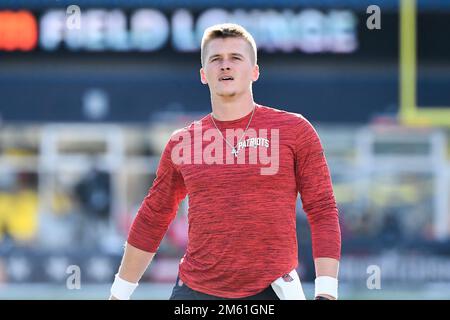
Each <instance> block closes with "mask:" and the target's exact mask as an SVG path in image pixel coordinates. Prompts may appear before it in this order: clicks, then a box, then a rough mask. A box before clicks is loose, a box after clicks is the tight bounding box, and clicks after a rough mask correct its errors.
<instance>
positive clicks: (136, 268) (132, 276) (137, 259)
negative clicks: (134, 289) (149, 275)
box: [110, 243, 155, 300]
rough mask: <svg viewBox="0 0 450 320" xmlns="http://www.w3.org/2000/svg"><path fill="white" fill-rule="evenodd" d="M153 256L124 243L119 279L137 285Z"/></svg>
mask: <svg viewBox="0 0 450 320" xmlns="http://www.w3.org/2000/svg"><path fill="white" fill-rule="evenodd" d="M154 256H155V253H153V252H147V251H143V250H141V249H138V248H136V247H133V246H132V245H130V244H128V243H126V245H125V251H124V254H123V258H122V262H121V264H120V268H119V272H118V275H119V277H120V278H121V279H123V280H125V281H128V282H131V283H138V282H139V280H140V279H141V277H142V275H143V274H144V272H145V270H146V269H147V268H148V266H149V264H150V262H151V261H152V259H153V257H154ZM110 299H112V300H115V297H113V296H111V297H110Z"/></svg>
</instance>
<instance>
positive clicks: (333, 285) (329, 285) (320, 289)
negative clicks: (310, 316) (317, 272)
mask: <svg viewBox="0 0 450 320" xmlns="http://www.w3.org/2000/svg"><path fill="white" fill-rule="evenodd" d="M315 287H316V292H315V295H314V296H315V297H317V296H319V295H321V294H327V295H330V296H332V297H334V298H336V299H337V298H338V280H337V279H336V278H333V277H328V276H321V277H317V278H316V281H315Z"/></svg>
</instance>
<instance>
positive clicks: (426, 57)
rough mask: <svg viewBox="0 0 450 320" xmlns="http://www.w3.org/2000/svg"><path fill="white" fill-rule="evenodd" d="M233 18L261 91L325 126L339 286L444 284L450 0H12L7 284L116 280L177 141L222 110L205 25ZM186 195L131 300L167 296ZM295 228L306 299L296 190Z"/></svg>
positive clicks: (425, 294)
mask: <svg viewBox="0 0 450 320" xmlns="http://www.w3.org/2000/svg"><path fill="white" fill-rule="evenodd" d="M73 5H75V6H78V7H74V6H73ZM370 5H377V6H378V7H379V8H380V9H381V16H380V18H381V29H369V28H368V26H367V20H368V19H369V17H371V15H372V14H373V13H375V12H376V11H370V10H369V13H368V7H369V6H370ZM77 8H79V9H80V10H81V16H80V17H81V20H77V17H78V11H77ZM225 21H231V22H238V23H241V24H242V25H244V26H245V27H247V28H248V29H249V30H250V31H251V32H252V34H253V35H254V36H255V39H256V42H257V44H258V46H259V64H260V67H261V78H260V80H259V81H258V82H257V83H255V85H254V95H255V100H256V101H257V102H259V103H261V104H265V105H269V106H274V107H279V108H283V109H286V110H289V111H293V112H299V113H302V114H303V115H304V116H306V117H307V118H308V119H309V120H310V121H311V122H313V124H314V125H315V126H316V128H317V129H318V132H319V134H320V136H321V138H322V141H323V144H324V146H325V150H326V155H327V158H328V162H329V165H330V168H331V172H332V178H333V182H334V188H335V193H336V198H337V201H338V205H339V209H340V219H341V228H342V237H343V246H342V260H341V268H340V288H341V290H340V294H341V299H449V298H450V209H449V198H450V190H449V185H450V174H449V172H450V157H449V141H450V132H449V127H450V93H449V92H450V42H449V41H448V33H449V31H450V1H449V0H441V1H439V0H423V1H422V0H417V1H414V0H401V1H396V0H383V1H382V0H378V1H376V0H373V1H372V0H367V1H366V0H254V1H243V0H233V1H216V0H208V1H206V0H204V1H202V0H192V1H182V0H165V1H156V0H155V1H152V0H128V1H125V0H124V1H119V0H70V1H65V0H59V1H57V0H39V1H38V0H16V1H9V0H2V1H0V299H105V298H107V297H108V295H109V288H110V285H111V283H112V280H113V276H114V274H115V272H116V271H117V268H118V266H119V263H120V259H121V256H122V244H123V242H124V240H125V238H126V235H127V231H128V228H129V226H130V223H131V221H132V219H133V217H134V215H135V213H136V210H137V208H138V207H139V205H140V202H141V201H142V199H143V198H144V196H145V194H146V193H147V190H148V188H149V187H150V185H151V183H152V181H153V179H154V178H155V169H156V166H157V164H158V160H159V155H160V153H161V151H162V148H163V146H164V144H165V142H166V141H167V139H168V137H169V135H170V133H171V132H172V131H173V130H174V129H175V128H179V127H182V126H184V125H185V124H187V123H188V122H190V121H192V120H193V119H197V118H199V117H200V116H202V115H204V114H207V113H208V112H210V101H209V91H208V89H207V87H205V86H202V85H201V83H200V81H199V74H198V70H199V68H200V58H199V41H200V38H201V35H202V33H203V30H204V29H205V28H206V27H207V26H209V25H211V24H214V23H218V22H225ZM372 22H373V21H372ZM369 25H370V23H369ZM187 205H188V204H187V202H183V204H182V205H181V206H180V210H179V212H178V215H177V218H176V220H175V221H174V223H173V224H172V225H171V226H170V229H169V231H168V233H167V235H166V237H165V238H164V240H163V242H162V244H161V248H160V251H159V252H158V254H157V256H156V258H155V260H154V262H153V263H152V265H151V266H150V268H149V269H148V270H147V272H146V273H145V275H144V278H143V280H142V282H141V285H140V287H139V288H138V289H137V291H136V293H135V295H134V298H135V299H167V298H168V297H169V295H170V292H171V288H172V285H173V282H174V280H175V278H176V273H177V267H178V262H179V259H180V258H181V257H182V255H183V253H184V249H185V246H186V241H187V239H186V230H187V224H186V221H187V219H186V215H187ZM298 235H299V257H300V259H299V260H300V266H299V269H298V270H299V272H300V274H301V278H302V280H303V283H304V287H305V293H306V295H307V297H308V298H310V299H311V298H312V296H313V286H312V283H313V279H314V269H313V262H312V257H311V243H310V236H309V227H308V225H307V223H306V219H305V214H304V213H303V212H302V209H301V204H300V202H299V205H298ZM78 271H80V273H78ZM378 271H379V275H380V278H379V279H378V278H376V276H377V274H378ZM76 275H80V278H74V276H76ZM78 280H79V282H77V281H78ZM378 280H380V281H379V282H377V281H378ZM374 286H375V288H374Z"/></svg>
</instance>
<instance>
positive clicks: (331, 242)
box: [295, 118, 341, 260]
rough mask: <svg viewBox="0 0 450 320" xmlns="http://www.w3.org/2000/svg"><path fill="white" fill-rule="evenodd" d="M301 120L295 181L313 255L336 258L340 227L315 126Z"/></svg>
mask: <svg viewBox="0 0 450 320" xmlns="http://www.w3.org/2000/svg"><path fill="white" fill-rule="evenodd" d="M302 120H303V121H302V123H301V124H300V125H299V127H298V130H299V131H298V133H297V149H296V155H295V160H296V182H297V190H298V192H299V193H300V197H301V200H302V205H303V210H304V211H305V213H306V216H307V219H308V223H309V225H310V229H311V238H312V251H313V257H314V259H316V258H322V257H328V258H334V259H337V260H339V259H340V254H341V231H340V226H339V214H338V209H337V205H336V200H335V197H334V193H333V187H332V182H331V177H330V172H329V169H328V164H327V161H326V159H325V155H324V150H323V147H322V143H321V141H320V138H319V136H318V134H317V132H316V130H315V129H314V127H313V126H312V125H311V123H310V122H309V121H307V120H306V119H304V118H302Z"/></svg>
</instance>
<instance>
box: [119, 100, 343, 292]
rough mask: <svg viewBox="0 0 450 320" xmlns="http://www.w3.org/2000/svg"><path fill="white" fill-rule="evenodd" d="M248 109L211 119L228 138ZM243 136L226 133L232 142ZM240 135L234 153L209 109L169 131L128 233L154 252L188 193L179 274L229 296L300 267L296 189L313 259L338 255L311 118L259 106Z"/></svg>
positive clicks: (328, 188)
mask: <svg viewBox="0 0 450 320" xmlns="http://www.w3.org/2000/svg"><path fill="white" fill-rule="evenodd" d="M251 117H252V114H251V113H250V114H248V115H246V116H245V117H243V118H241V119H237V120H233V121H218V120H215V122H216V125H217V127H218V128H219V129H220V130H221V132H222V133H223V136H224V137H227V129H228V131H230V130H231V129H242V131H243V130H245V128H246V126H247V124H248V123H249V120H250V118H251ZM241 135H242V132H240V133H237V134H236V136H237V137H236V138H235V139H234V141H233V139H232V138H230V136H228V137H229V140H228V141H229V142H230V144H232V145H235V144H237V143H238V140H239V138H240V137H241ZM211 136H213V138H211ZM202 137H203V139H202ZM252 138H253V139H252ZM240 142H241V143H240V148H239V154H238V159H239V160H238V159H235V158H234V156H233V155H232V154H231V147H230V146H228V145H227V144H226V143H224V142H223V139H222V137H220V136H219V135H218V131H217V129H216V128H215V126H214V124H213V122H212V119H211V115H207V116H205V117H204V118H202V119H201V120H199V121H197V122H194V123H192V124H191V125H190V126H188V127H185V128H183V129H181V130H179V131H177V132H175V133H174V134H173V135H172V137H171V139H170V141H169V142H168V143H167V145H166V148H165V150H164V152H163V154H162V156H161V160H160V164H159V167H158V170H157V176H156V179H155V181H154V183H153V186H152V187H151V188H150V190H149V192H148V195H147V196H146V197H145V199H144V201H143V202H142V205H141V207H140V209H139V211H138V213H137V216H136V218H135V220H134V222H133V224H132V227H131V230H130V233H129V236H128V243H129V244H130V245H132V246H134V247H137V248H139V249H142V250H145V251H148V252H156V251H157V249H158V247H159V244H160V242H161V240H162V238H163V237H164V234H165V233H166V231H167V228H168V226H169V224H170V223H171V221H172V220H173V219H174V217H175V215H176V211H177V208H178V204H179V203H180V201H181V200H182V199H183V198H184V197H185V196H186V195H188V196H189V212H188V221H189V231H188V236H189V241H188V247H187V250H186V253H185V255H184V257H183V258H182V259H181V262H180V266H179V276H180V278H181V280H183V281H184V282H185V283H186V284H187V285H188V286H189V287H191V288H192V289H194V290H197V291H200V292H204V293H207V294H211V295H216V296H221V297H226V298H241V297H246V296H250V295H254V294H257V293H259V292H261V291H262V290H264V289H265V288H267V287H268V286H269V285H270V283H271V282H273V281H274V280H275V279H277V278H278V277H280V276H281V275H283V274H285V273H287V272H289V271H291V270H292V269H294V268H296V267H297V264H298V257H297V250H298V247H297V237H296V200H297V195H298V193H300V196H301V199H302V204H303V209H304V211H305V212H306V214H307V218H308V221H309V224H310V228H311V235H312V245H313V257H314V258H318V257H330V258H335V259H340V249H341V234H340V228H339V221H338V210H337V207H336V201H335V198H334V194H333V189H332V184H331V179H330V175H329V170H328V166H327V163H326V159H325V156H324V153H323V148H322V144H321V142H320V139H319V137H318V135H317V132H316V131H315V129H314V128H313V126H312V125H311V124H310V123H309V122H308V121H307V120H306V119H305V118H304V117H302V116H301V115H299V114H295V113H289V112H286V111H281V110H277V109H274V108H269V107H265V106H261V105H256V109H255V112H254V115H253V117H252V120H251V123H250V127H249V130H248V131H247V134H246V136H244V137H243V139H241V141H240ZM213 143H216V144H213ZM220 143H222V145H223V147H219V146H220ZM214 146H215V149H214ZM213 149H214V150H213ZM255 155H256V156H255ZM264 155H266V156H264ZM180 156H181V158H180ZM277 158H278V164H277ZM180 159H181V160H180ZM255 159H256V160H255ZM230 161H231V162H230ZM264 170H265V171H264Z"/></svg>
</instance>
